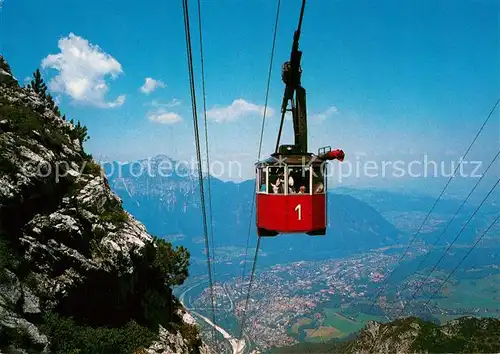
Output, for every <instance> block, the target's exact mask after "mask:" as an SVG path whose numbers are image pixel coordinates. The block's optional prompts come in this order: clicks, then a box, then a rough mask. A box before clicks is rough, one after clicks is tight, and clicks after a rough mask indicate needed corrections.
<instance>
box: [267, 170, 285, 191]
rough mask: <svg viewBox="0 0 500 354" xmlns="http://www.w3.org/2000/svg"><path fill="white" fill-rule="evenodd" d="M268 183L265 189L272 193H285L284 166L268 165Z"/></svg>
mask: <svg viewBox="0 0 500 354" xmlns="http://www.w3.org/2000/svg"><path fill="white" fill-rule="evenodd" d="M268 171H269V184H268V186H267V190H268V191H269V193H273V194H284V193H285V168H284V167H268Z"/></svg>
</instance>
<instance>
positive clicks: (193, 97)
mask: <svg viewBox="0 0 500 354" xmlns="http://www.w3.org/2000/svg"><path fill="white" fill-rule="evenodd" d="M182 10H183V13H184V31H185V34H186V52H187V61H188V71H189V86H190V93H191V108H192V111H193V127H194V136H195V144H196V158H197V162H198V179H199V185H200V199H201V212H202V218H203V233H204V236H205V248H206V251H207V268H208V280H209V285H210V292H211V299H212V322H213V324H214V326H213V327H212V330H213V332H212V334H213V336H214V338H215V341H216V343H217V337H216V336H215V326H216V325H217V322H216V320H215V304H214V288H213V282H212V267H211V265H210V245H209V241H208V230H207V215H206V210H205V196H204V189H203V171H202V165H201V152H200V150H201V149H200V136H199V131H198V114H197V110H196V91H195V85H194V70H193V55H192V48H191V31H190V27H189V10H188V3H187V0H182Z"/></svg>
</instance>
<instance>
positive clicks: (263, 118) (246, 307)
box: [236, 0, 281, 353]
mask: <svg viewBox="0 0 500 354" xmlns="http://www.w3.org/2000/svg"><path fill="white" fill-rule="evenodd" d="M280 7H281V0H278V4H277V7H276V19H275V22H274V33H273V42H272V46H271V58H270V60H269V72H268V75H267V88H266V99H265V102H264V113H263V115H262V124H261V128H260V139H259V151H258V155H257V161H259V160H260V157H261V154H262V140H263V136H264V126H265V122H266V113H267V105H268V100H269V89H270V87H271V75H272V68H273V60H274V50H275V47H276V34H277V31H278V20H279V14H280ZM255 182H256V183H254V188H253V194H252V206H251V210H250V221H249V223H248V234H247V244H246V247H245V258H244V259H245V261H244V262H243V271H242V273H241V281H242V283H243V279H244V277H245V270H246V259H247V257H248V247H249V243H250V230H251V225H252V216H253V211H254V207H255V193H256V185H257V181H255ZM260 241H261V237H260V236H258V238H257V246H256V248H255V254H254V258H253V264H252V272H251V273H250V281H249V283H248V292H247V297H246V300H245V307H244V310H243V314H242V317H241V328H240V335H239V336H238V342H237V348H236V352H237V353H238V352H239V347H240V343H241V338H242V337H243V333H244V332H243V329H244V327H245V321H246V317H247V310H248V302H249V300H250V292H251V290H252V284H253V280H254V275H255V269H256V266H257V257H258V254H259V249H260Z"/></svg>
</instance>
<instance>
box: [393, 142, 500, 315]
mask: <svg viewBox="0 0 500 354" xmlns="http://www.w3.org/2000/svg"><path fill="white" fill-rule="evenodd" d="M499 155H500V150H499V151H498V152H497V154H496V155H495V157H494V158H493V160H491V162H490V164H489V165H488V167H486V169H485V170H484V172H483V174H482V175H481V177H480V178H479V180H478V181H477V182H476V184H475V185H474V187H473V188H472V189H471V191H470V192H469V194H468V195H467V197H466V198H465V199H464V200H463V202H462V204H461V205H460V207H459V208H458V209H457V211H456V212H455V214H454V215H453V216H452V218H451V219H450V221H448V223H447V224H446V226H445V228H444V229H443V231H442V232H441V234H440V235H439V236H438V237H437V238H436V240H435V241H434V244H433V245H432V247H431V251H429V252H428V253H427V254H426V255H425V257H424V259H422V261H421V262H420V263H419V265H418V267H417V270H416V271H415V272H414V275H416V274H417V273H418V271H419V270H420V267H421V266H422V265H423V264H424V263H425V262H426V261H427V259H428V258H429V255H430V254H431V253H432V250H433V249H434V247H435V246H436V245H437V243H438V242H439V240H440V239H441V236H443V235H444V234H445V232H446V230H448V227H449V226H450V225H451V223H452V222H453V220H455V218H456V217H457V215H458V213H459V212H460V210H462V208H463V207H464V205H465V203H467V201H468V200H469V198H470V197H471V195H472V193H474V191H475V190H476V188H477V186H478V185H479V183H480V182H481V180H482V179H483V177H484V176H485V175H486V173H488V170H489V169H490V167H491V166H492V165H493V163H495V161H496V159H497V158H498V156H499ZM445 253H446V252H445ZM438 263H439V261H438ZM436 266H437V264H436ZM433 269H434V268H433ZM431 273H432V271H431ZM429 275H430V273H429ZM429 275H428V276H429ZM428 276H427V277H426V278H425V279H426V280H427V278H428ZM411 278H412V277H409V278H408V281H407V282H406V283H405V285H404V287H403V290H401V291H400V293H403V292H404V291H405V290H406V289H408V285H409V284H410V279H411ZM424 282H425V280H424ZM419 289H420V288H419ZM419 289H417V291H418V290H419ZM415 295H416V292H415V293H414V294H413V295H412V297H411V299H410V300H409V301H411V300H412V299H414V298H415ZM403 311H404V305H403V309H402V310H401V312H400V314H401V313H402V312H403Z"/></svg>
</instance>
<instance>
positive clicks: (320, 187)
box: [314, 182, 324, 194]
mask: <svg viewBox="0 0 500 354" xmlns="http://www.w3.org/2000/svg"><path fill="white" fill-rule="evenodd" d="M323 189H324V186H323V182H319V183H318V184H317V185H316V187H315V189H314V193H315V194H321V193H323Z"/></svg>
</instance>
